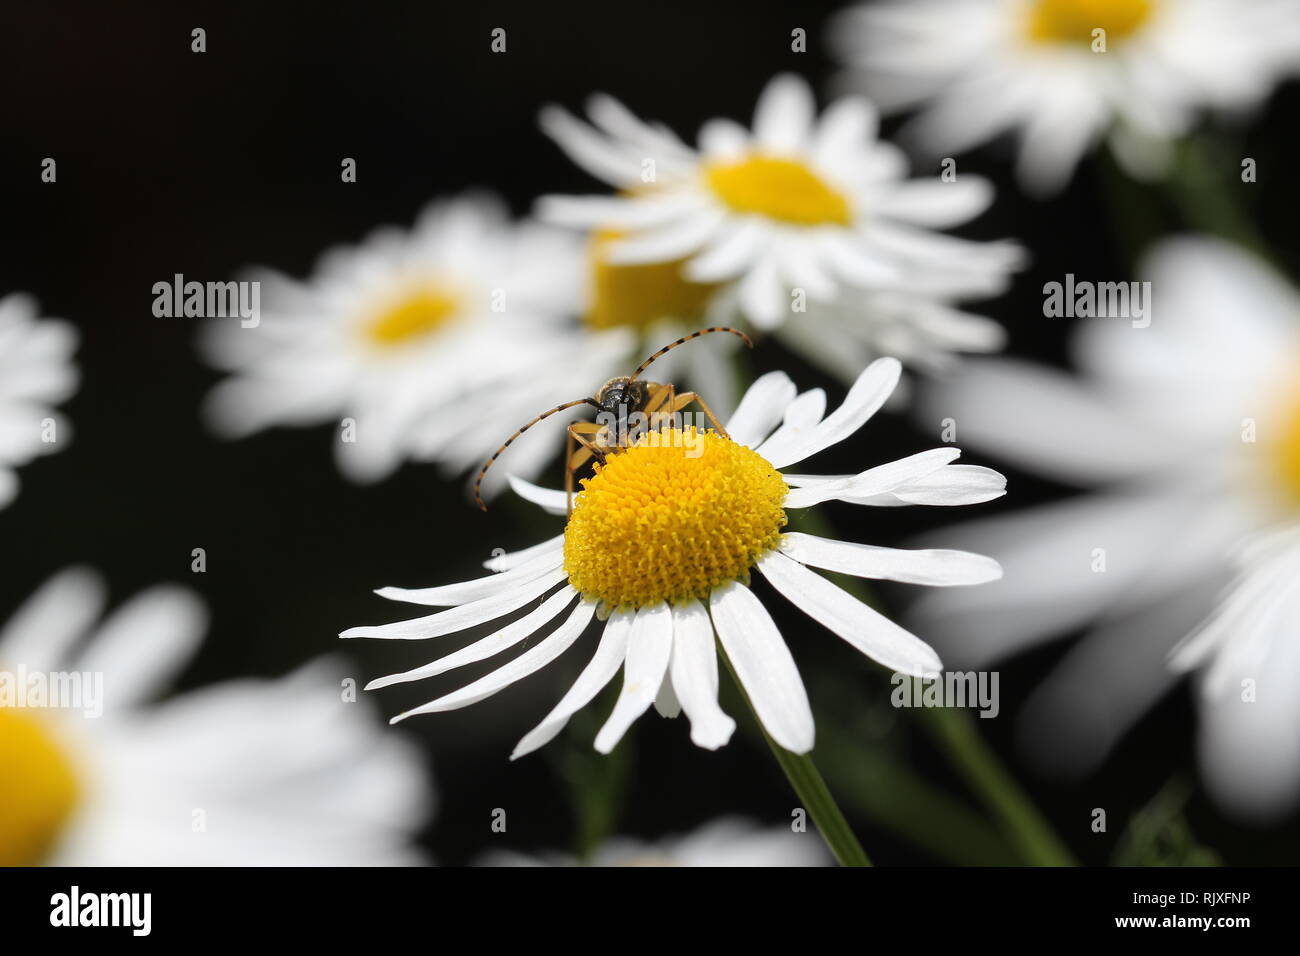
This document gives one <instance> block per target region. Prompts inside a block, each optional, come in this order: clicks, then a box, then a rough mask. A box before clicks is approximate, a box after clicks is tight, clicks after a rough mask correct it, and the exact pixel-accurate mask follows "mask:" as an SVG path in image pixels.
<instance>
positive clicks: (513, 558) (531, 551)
mask: <svg viewBox="0 0 1300 956" xmlns="http://www.w3.org/2000/svg"><path fill="white" fill-rule="evenodd" d="M557 546H558V547H560V548H561V549H563V547H564V535H562V534H560V535H556V536H555V537H554V538H550V539H548V540H546V541H543V542H542V543H541V544H535V545H533V546H532V547H529V548H524V549H523V550H522V551H511V552H510V553H509V554H500V555H497V556H496V557H495V558H488V559H487V560H486V561H484V562H483V567H485V568H487V569H488V570H489V571H509V570H510V569H511V568H517V567H519V565H521V564H523V563H525V562H526V561H531V560H533V558H535V557H537V556H538V555H539V554H543V553H544V552H546V551H549V550H550V549H551V548H554V547H557Z"/></svg>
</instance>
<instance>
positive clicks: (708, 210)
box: [539, 75, 1021, 368]
mask: <svg viewBox="0 0 1300 956" xmlns="http://www.w3.org/2000/svg"><path fill="white" fill-rule="evenodd" d="M588 113H589V115H590V118H591V121H592V123H593V124H594V126H589V125H587V124H586V123H583V122H582V121H580V120H578V119H576V118H575V117H573V116H571V115H570V114H569V113H567V112H565V111H564V110H562V109H560V108H559V107H548V108H547V109H546V110H544V111H543V113H542V127H543V129H544V130H545V131H546V132H547V133H548V134H549V135H550V136H551V137H552V138H553V139H554V140H555V141H556V143H557V144H558V145H559V146H560V147H561V148H562V149H563V150H564V151H565V152H566V153H567V154H568V155H569V156H570V158H572V159H573V160H574V161H575V162H576V163H578V164H579V165H581V166H582V167H583V168H584V169H586V170H587V171H588V172H590V173H591V174H592V175H594V176H596V177H598V178H600V179H602V180H604V181H605V182H607V183H609V184H610V185H611V186H613V187H615V188H616V189H617V190H618V193H617V194H616V195H603V196H577V197H574V196H550V197H545V198H544V199H543V200H542V201H541V203H540V204H539V214H540V215H541V217H542V218H544V219H546V220H548V221H550V222H554V223H557V224H560V225H566V226H573V227H580V228H583V229H588V230H593V231H594V232H595V234H596V236H597V241H598V243H599V253H600V261H601V265H602V267H603V268H604V269H605V270H606V272H607V273H614V274H616V270H618V269H626V268H639V269H642V270H653V271H645V272H643V273H641V274H642V275H645V276H653V277H654V279H655V280H656V292H655V294H654V295H653V296H652V297H650V298H652V299H653V300H655V301H659V300H662V301H666V302H667V303H668V304H669V305H670V306H671V309H659V308H656V309H655V311H656V312H659V311H670V310H671V311H679V310H681V309H683V308H693V309H702V308H705V307H707V308H710V309H714V310H720V311H721V312H723V313H725V312H728V311H734V310H739V311H740V312H741V313H742V314H743V315H744V316H745V317H746V318H747V319H748V320H749V321H750V322H751V323H753V325H754V326H756V327H757V328H759V329H763V330H784V329H786V328H789V327H797V326H798V325H799V324H800V322H801V321H802V319H803V314H804V313H805V312H810V311H812V310H813V309H814V308H816V307H818V306H820V305H823V304H830V305H837V304H838V305H839V306H840V308H839V310H838V311H836V310H835V309H830V310H828V311H827V318H828V320H830V319H834V318H838V319H839V320H841V321H844V322H845V323H846V324H850V325H851V324H852V323H854V322H855V321H858V316H857V314H856V313H854V312H852V311H851V310H847V309H846V308H845V306H846V305H847V304H849V303H852V302H854V301H856V299H857V296H858V295H859V294H860V293H861V292H862V291H863V290H881V291H884V292H888V293H891V294H893V295H894V296H904V295H907V296H921V297H924V296H926V295H928V294H929V293H930V292H931V290H932V287H933V285H934V284H935V283H941V284H946V285H948V286H949V287H952V286H953V284H954V281H955V283H956V284H957V285H970V284H972V283H973V284H974V285H976V286H978V287H982V288H986V289H989V290H992V291H993V292H996V291H999V290H1000V289H1001V288H1002V287H1004V286H1005V284H1006V277H1007V274H1008V273H1009V272H1010V271H1011V270H1012V269H1014V268H1017V267H1018V265H1019V261H1020V258H1021V251H1020V249H1019V247H1018V246H1016V245H1015V244H1014V243H1009V242H996V243H979V242H971V241H967V240H963V239H958V238H955V237H952V236H947V235H943V234H940V233H936V232H934V231H932V230H935V229H946V228H949V227H951V226H956V225H959V224H961V223H964V222H966V221H968V220H970V219H972V218H974V217H975V216H977V215H979V214H980V213H981V212H983V211H984V209H985V208H987V207H988V205H989V204H990V203H991V202H992V199H993V190H992V187H991V186H990V184H989V183H988V182H987V181H986V180H983V179H980V178H979V177H976V176H968V175H962V176H960V177H959V178H957V179H955V180H953V181H951V182H944V181H941V180H940V179H939V178H937V177H935V178H931V179H916V180H908V179H907V178H906V176H907V163H906V160H905V159H904V157H903V155H902V153H901V152H900V151H899V150H898V149H896V148H895V147H893V146H891V145H889V144H888V143H882V142H880V141H878V140H877V139H876V115H875V112H874V110H873V108H872V106H871V105H870V104H869V103H868V102H867V101H866V100H863V99H860V98H849V99H844V100H840V101H839V102H837V103H835V104H833V105H832V106H831V107H830V108H829V109H827V110H826V112H825V113H824V114H823V116H822V117H821V118H820V119H818V117H817V116H816V109H815V104H814V102H813V96H812V92H811V91H810V90H809V88H808V85H807V84H806V83H805V82H804V81H803V80H802V79H800V78H798V77H796V76H791V75H785V76H779V77H777V78H776V79H774V80H773V81H772V82H771V83H770V84H769V85H768V87H767V89H766V90H764V92H763V94H762V95H761V96H760V98H759V102H758V106H757V109H756V111H755V116H754V129H753V131H752V132H751V131H749V130H746V129H745V128H744V127H742V126H740V125H739V124H737V123H734V122H732V121H730V120H723V119H715V120H711V121H709V122H708V123H706V124H705V125H704V127H703V129H702V130H701V132H700V136H699V148H698V149H695V148H692V147H690V146H687V145H686V144H684V143H683V142H682V141H681V140H679V139H678V138H677V137H676V136H674V135H673V134H672V133H671V132H669V131H668V130H666V129H664V128H663V127H661V126H658V125H649V124H646V123H643V122H642V121H641V120H639V119H637V118H636V117H634V116H633V115H631V114H630V113H629V112H628V111H627V110H626V109H625V108H624V107H623V106H622V105H620V104H619V103H618V102H616V101H615V100H613V99H611V98H610V97H608V96H595V97H593V98H592V99H591V101H590V104H589V108H588ZM670 286H671V287H673V289H674V291H673V293H672V294H666V293H664V292H663V291H661V290H663V289H665V288H667V287H670ZM990 294H991V293H990ZM610 314H611V315H613V316H614V317H615V318H617V317H618V315H619V313H618V312H617V311H611V312H610ZM714 315H715V317H716V318H718V319H719V320H721V318H722V316H719V315H718V314H717V312H715V313H714ZM950 321H952V322H958V321H960V317H959V316H953V317H952V318H951V319H950ZM978 325H980V326H981V327H983V326H985V325H987V323H986V321H985V320H978ZM859 326H860V327H859V328H858V329H857V334H858V335H859V336H868V337H869V333H870V331H871V330H872V329H873V328H874V326H873V324H872V322H871V321H870V319H865V320H862V321H860V322H859ZM976 338H977V336H976V335H974V334H969V335H967V336H965V339H966V340H974V339H976ZM937 344H938V340H936V345H937ZM992 347H996V345H994V346H992ZM883 350H884V349H883V346H882V347H879V348H877V354H879V352H881V351H883ZM860 367H861V366H859V368H860Z"/></svg>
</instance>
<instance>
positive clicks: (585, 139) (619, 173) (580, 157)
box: [538, 106, 640, 186]
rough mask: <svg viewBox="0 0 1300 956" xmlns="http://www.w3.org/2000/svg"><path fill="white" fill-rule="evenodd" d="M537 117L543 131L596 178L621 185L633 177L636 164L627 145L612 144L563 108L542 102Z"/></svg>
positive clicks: (634, 178)
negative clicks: (542, 106)
mask: <svg viewBox="0 0 1300 956" xmlns="http://www.w3.org/2000/svg"><path fill="white" fill-rule="evenodd" d="M538 121H539V124H540V125H541V127H542V132H543V133H545V134H546V135H547V136H549V137H550V138H551V139H553V140H554V141H555V143H556V145H557V146H559V147H560V149H562V150H564V152H565V154H566V155H567V156H568V157H569V158H570V159H571V160H573V161H574V162H575V163H577V164H578V165H579V166H581V167H582V168H583V169H585V170H586V171H587V172H589V173H591V174H592V175H593V176H595V177H596V178H597V179H602V180H604V181H605V182H607V183H609V184H610V185H611V186H622V185H625V184H627V183H630V182H634V181H635V180H636V179H637V174H638V173H639V172H640V164H639V163H638V161H637V160H636V158H635V157H634V156H633V155H632V154H631V153H630V152H629V151H628V150H627V149H624V148H623V147H622V146H620V145H616V144H615V143H614V142H613V141H612V140H611V139H610V138H609V137H607V136H604V135H602V134H601V133H598V132H597V131H596V130H594V129H592V128H591V127H590V126H588V125H587V124H586V123H584V122H582V121H581V120H580V119H578V118H577V117H575V116H573V114H571V113H569V112H568V111H567V110H565V109H562V108H560V107H558V106H546V107H544V108H543V109H542V112H541V114H540V116H539V117H538Z"/></svg>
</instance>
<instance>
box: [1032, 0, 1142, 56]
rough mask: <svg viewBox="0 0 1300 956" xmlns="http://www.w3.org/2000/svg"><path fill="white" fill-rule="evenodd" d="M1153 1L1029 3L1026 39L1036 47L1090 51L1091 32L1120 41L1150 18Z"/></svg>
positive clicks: (1045, 0)
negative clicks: (1069, 46) (1075, 46)
mask: <svg viewBox="0 0 1300 956" xmlns="http://www.w3.org/2000/svg"><path fill="white" fill-rule="evenodd" d="M1154 6H1155V2H1154V0H1033V2H1032V3H1031V4H1030V8H1029V24H1028V29H1029V37H1030V39H1032V40H1034V41H1036V42H1039V43H1077V44H1082V45H1084V46H1088V47H1090V46H1091V45H1092V42H1093V35H1092V31H1093V30H1096V29H1102V30H1105V31H1106V40H1107V43H1109V42H1110V41H1112V40H1121V39H1124V38H1125V37H1128V36H1131V35H1132V34H1134V33H1136V32H1137V31H1138V30H1140V29H1141V28H1142V26H1143V25H1144V24H1145V23H1146V22H1147V21H1148V20H1149V19H1150V18H1151V13H1152V9H1153V8H1154Z"/></svg>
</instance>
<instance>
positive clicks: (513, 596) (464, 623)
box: [339, 568, 567, 641]
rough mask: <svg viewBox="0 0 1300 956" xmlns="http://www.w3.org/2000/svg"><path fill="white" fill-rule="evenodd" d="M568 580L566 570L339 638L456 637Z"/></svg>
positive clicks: (358, 629)
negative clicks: (467, 629)
mask: <svg viewBox="0 0 1300 956" xmlns="http://www.w3.org/2000/svg"><path fill="white" fill-rule="evenodd" d="M566 577H567V574H566V573H565V571H564V569H563V568H557V569H555V570H554V571H551V572H548V573H547V574H544V575H543V576H542V577H540V578H536V579H534V580H532V581H529V582H528V583H527V584H521V585H519V586H518V587H517V588H514V589H512V590H510V591H507V592H504V593H499V594H493V595H491V596H490V597H485V598H480V599H479V600H477V601H473V602H471V603H469V604H462V605H460V606H459V607H453V608H450V609H448V610H446V611H439V612H438V613H437V614H429V615H427V616H425V617H417V618H413V619H412V620H409V621H396V622H394V623H392V624H377V625H371V626H362V627H350V628H348V629H347V630H346V631H343V632H342V633H341V634H339V637H348V638H351V637H381V638H385V639H388V640H401V641H422V640H424V639H426V638H430V637H439V636H441V635H443V634H452V633H454V632H456V631H463V630H465V629H466V628H470V627H475V626H477V625H479V624H486V623H487V622H488V621H491V620H494V619H495V618H498V617H501V616H502V615H503V614H508V613H510V612H511V611H514V610H517V609H518V608H521V607H523V606H524V605H525V604H527V603H528V602H529V601H531V600H533V599H534V598H538V597H541V596H542V595H543V594H544V593H546V592H547V591H549V590H550V589H551V588H553V587H555V585H557V584H559V583H560V582H561V581H563V580H564V579H565V578H566Z"/></svg>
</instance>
